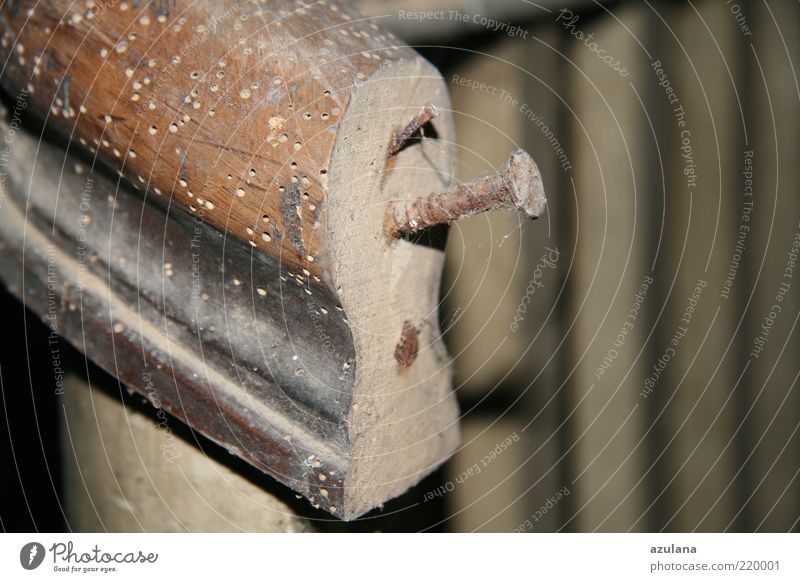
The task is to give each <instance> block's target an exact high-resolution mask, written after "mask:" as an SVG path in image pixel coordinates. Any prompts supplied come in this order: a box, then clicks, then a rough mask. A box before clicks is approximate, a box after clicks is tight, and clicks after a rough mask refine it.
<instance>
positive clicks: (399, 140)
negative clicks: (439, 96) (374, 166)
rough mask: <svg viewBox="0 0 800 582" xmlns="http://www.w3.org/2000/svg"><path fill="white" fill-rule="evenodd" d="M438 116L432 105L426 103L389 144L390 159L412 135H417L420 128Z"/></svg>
mask: <svg viewBox="0 0 800 582" xmlns="http://www.w3.org/2000/svg"><path fill="white" fill-rule="evenodd" d="M438 115H439V112H438V111H437V110H436V107H434V105H433V103H426V104H425V105H424V106H423V107H422V110H421V111H420V112H419V113H418V114H417V116H416V117H415V118H414V119H412V120H411V123H409V124H408V125H407V126H406V128H405V129H404V130H403V131H401V132H400V133H399V134H397V135H396V136H395V137H394V139H392V141H391V142H389V156H390V157H391V156H393V155H395V154H396V153H397V152H399V151H400V150H401V149H403V146H404V145H406V143H407V142H408V140H410V139H411V136H412V135H414V134H415V133H417V131H418V130H419V128H420V127H422V126H423V125H425V124H426V123H428V122H429V121H430V120H431V119H433V118H434V117H437V116H438Z"/></svg>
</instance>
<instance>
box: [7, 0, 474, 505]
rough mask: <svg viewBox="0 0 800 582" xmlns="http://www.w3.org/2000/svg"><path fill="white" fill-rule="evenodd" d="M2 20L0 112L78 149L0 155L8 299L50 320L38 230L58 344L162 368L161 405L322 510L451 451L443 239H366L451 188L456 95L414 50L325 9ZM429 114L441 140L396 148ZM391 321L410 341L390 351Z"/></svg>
mask: <svg viewBox="0 0 800 582" xmlns="http://www.w3.org/2000/svg"><path fill="white" fill-rule="evenodd" d="M34 6H35V7H34ZM45 8H46V9H45ZM101 8H102V9H101ZM0 18H2V19H3V25H4V32H3V36H2V39H1V42H0V45H2V50H3V53H2V54H3V56H4V57H5V58H7V66H6V69H5V71H4V72H3V75H2V79H1V81H2V84H3V87H4V88H5V90H6V93H7V95H8V96H9V97H10V99H11V101H12V103H11V106H12V108H13V109H14V111H13V112H12V114H11V115H12V118H13V117H15V116H16V115H17V113H18V112H17V111H16V109H17V106H19V105H20V103H22V104H24V106H25V107H24V108H25V110H26V112H27V113H28V114H30V115H29V117H27V118H25V121H24V124H25V125H26V127H27V128H28V129H30V130H31V131H34V132H35V134H37V135H41V134H42V132H44V133H46V134H47V135H50V134H51V133H54V134H55V135H56V136H60V139H61V140H62V143H63V140H64V138H71V140H72V141H70V142H68V143H67V144H66V148H67V151H66V153H65V152H63V151H62V152H59V151H57V150H53V149H52V148H51V147H50V146H47V145H46V144H39V143H37V140H36V138H26V137H25V136H24V135H23V134H22V133H21V132H20V131H17V132H16V143H14V144H13V145H12V147H11V148H10V149H11V150H12V153H13V156H11V157H12V158H13V162H12V163H11V164H10V167H11V168H13V172H12V173H14V172H15V174H14V178H13V179H12V180H10V181H9V184H13V190H14V191H13V192H10V193H9V194H12V198H13V200H14V204H15V205H16V209H14V208H12V207H11V205H9V209H8V212H4V216H3V219H4V225H3V229H4V233H3V234H4V238H5V240H6V242H7V248H6V252H5V254H4V259H5V260H6V261H7V268H6V269H5V270H4V275H3V276H4V279H5V281H6V284H8V285H10V286H11V287H12V289H13V290H14V291H15V292H16V293H17V295H18V296H20V297H21V298H25V300H26V302H29V303H28V304H29V305H30V306H31V307H32V308H34V309H35V310H36V311H37V312H38V313H39V314H40V315H42V316H43V317H45V316H46V315H47V308H48V304H47V297H46V294H45V288H46V286H47V273H48V271H47V254H46V253H45V252H44V250H43V249H47V248H49V247H48V243H49V242H52V246H53V248H54V249H55V251H54V252H55V256H56V259H57V260H56V261H55V262H56V264H57V269H60V271H59V276H58V280H59V283H60V285H58V286H57V289H56V293H57V295H58V302H57V304H58V307H57V309H56V319H57V320H58V323H59V326H58V329H59V332H60V333H63V334H64V335H65V336H66V337H67V338H68V339H70V341H72V342H73V343H75V345H76V346H77V347H79V348H80V349H82V350H83V351H84V352H85V353H86V354H87V355H89V356H90V357H92V358H93V359H95V360H96V361H98V362H99V363H100V364H101V365H102V366H103V367H105V368H106V369H107V370H109V371H110V372H111V373H112V374H115V375H116V376H117V377H119V378H121V379H123V380H124V381H125V382H126V383H128V384H129V385H131V386H132V387H134V388H136V389H137V390H139V391H140V392H143V393H146V391H147V390H146V386H145V383H144V382H143V381H142V379H141V378H142V371H143V367H145V366H147V365H148V364H152V365H155V366H156V369H157V370H159V371H160V372H159V373H162V374H163V378H160V381H163V386H164V390H165V394H164V395H163V398H162V400H163V403H164V407H165V408H166V409H168V410H171V411H172V412H174V413H175V414H177V415H178V416H180V417H181V418H184V419H186V420H187V422H189V424H190V425H191V426H193V427H194V428H196V429H197V430H200V431H201V432H204V434H207V435H208V436H210V437H211V438H212V439H214V440H216V441H217V442H220V443H222V444H224V445H225V446H226V447H227V448H228V449H229V450H230V451H231V452H233V453H235V454H237V455H240V456H242V457H244V458H246V459H248V460H249V461H250V462H252V463H254V464H256V465H257V466H259V467H261V468H262V469H264V470H266V471H268V472H270V474H272V475H274V476H275V477H276V478H278V479H280V480H281V481H283V482H284V483H287V484H288V485H290V486H291V487H293V488H295V489H296V490H297V491H299V492H301V493H303V494H304V495H306V496H308V497H309V498H310V499H311V500H312V501H313V502H314V503H315V504H319V505H321V506H323V507H325V508H326V509H328V510H329V511H331V512H333V513H334V514H335V515H337V516H341V517H344V518H353V517H355V516H357V515H360V514H362V513H364V512H365V511H367V510H369V509H371V508H373V507H375V506H377V505H379V504H380V503H382V502H383V501H385V500H387V499H388V498H391V497H393V496H395V495H397V494H399V493H401V492H403V491H404V490H405V489H407V488H408V487H409V486H410V485H412V484H413V483H415V482H416V481H418V480H419V479H420V478H421V477H422V476H424V475H425V474H427V473H429V472H430V471H432V470H433V469H434V468H435V467H436V466H437V465H438V464H439V463H441V462H442V461H443V460H445V459H446V458H447V457H448V456H449V455H450V454H451V453H452V451H453V450H454V448H455V447H456V444H457V442H458V434H457V409H456V405H455V401H454V399H453V396H452V395H451V394H450V389H449V386H450V371H449V359H448V357H447V354H446V351H445V349H444V346H443V344H442V342H441V340H440V337H439V324H438V316H437V309H436V306H437V304H438V290H439V278H440V274H441V269H442V265H443V253H442V252H441V251H440V250H437V249H434V248H430V247H426V246H423V245H419V244H414V243H413V242H411V241H407V240H396V241H393V240H390V239H389V238H388V237H386V236H385V234H384V230H383V229H384V218H385V215H386V209H387V208H388V206H389V203H390V202H391V201H393V200H413V199H415V198H418V197H421V196H425V195H428V194H429V193H430V192H433V191H441V190H443V189H446V188H447V187H448V186H449V184H450V180H451V171H450V167H451V163H452V158H453V156H452V147H453V146H452V144H453V141H454V140H453V129H452V119H451V116H450V106H449V99H448V96H447V90H446V86H445V85H444V83H443V82H442V80H441V77H440V75H439V74H438V72H437V71H436V70H435V69H434V68H433V67H432V66H431V65H430V64H428V63H427V62H425V61H424V60H423V59H422V58H420V57H419V56H418V55H417V54H416V53H414V52H413V51H411V50H410V49H408V48H407V47H404V46H400V45H398V46H395V45H397V44H398V41H396V39H395V38H393V37H392V36H391V35H390V34H388V33H384V32H382V31H380V30H379V29H377V27H376V26H374V24H373V23H371V22H369V21H365V20H361V19H359V18H358V17H357V15H355V14H353V13H352V12H351V11H350V10H349V9H348V8H347V7H346V6H344V5H340V4H338V3H330V2H328V3H323V4H316V5H313V6H310V7H303V6H302V4H301V3H296V2H281V3H259V2H221V3H217V2H210V1H204V2H195V3H189V2H180V1H179V2H141V3H139V2H122V3H118V4H104V5H102V7H101V5H100V4H97V5H95V3H92V2H88V3H79V4H70V3H68V2H62V1H55V0H54V1H53V2H49V3H47V5H46V6H44V5H41V4H35V3H33V2H20V3H14V4H6V5H5V6H4V7H3V8H2V11H0ZM426 103H433V104H434V105H435V106H436V107H437V108H438V109H439V111H440V116H439V117H437V118H436V119H435V120H433V121H432V122H431V127H432V129H431V131H429V132H428V135H432V136H436V137H437V138H438V139H430V138H428V139H422V140H415V141H414V143H413V145H412V146H411V147H407V148H404V149H403V150H402V151H400V152H399V153H398V154H397V155H396V156H393V157H392V159H391V163H389V162H388V161H387V157H388V156H387V150H388V147H389V143H390V142H391V140H392V138H393V136H394V135H395V134H396V132H398V131H399V130H401V129H402V128H403V127H404V125H405V124H406V123H407V122H408V120H409V119H411V118H412V117H413V116H414V115H415V114H416V113H417V112H418V111H419V110H420V109H421V107H422V106H423V105H424V104H426ZM36 116H38V117H39V118H43V119H44V120H45V127H44V129H42V127H40V126H38V125H36V124H35V123H33V121H32V120H31V119H30V117H36ZM53 129H54V130H55V131H53ZM5 133H6V135H10V134H11V131H10V130H9V128H8V127H7V128H6V130H5ZM40 155H42V156H44V158H43V160H42V161H39V160H38V157H39V156H40ZM80 157H84V158H86V160H87V162H86V163H85V164H84V171H87V170H86V168H93V169H92V173H91V176H92V180H94V182H93V183H94V186H93V188H94V192H93V193H92V194H90V195H89V198H91V200H89V201H84V200H83V198H82V197H83V196H84V195H85V191H86V187H87V186H86V176H82V175H81V174H80V173H78V172H77V171H76V169H75V162H76V161H77V160H78V159H79V158H80ZM45 159H46V160H48V161H47V162H44V160H45ZM95 161H97V162H98V163H97V167H96V168H94V162H95ZM103 167H105V168H108V169H110V170H111V175H112V179H108V178H104V177H103V176H102V175H101V174H102V173H103V172H102V168H103ZM117 176H119V177H120V178H121V179H119V180H114V179H113V178H116V177H117ZM7 185H8V184H7ZM134 190H138V192H139V194H140V196H139V197H137V196H133V195H132V194H131V193H132V192H133V191H134ZM82 192H84V194H81V193H82ZM142 195H143V197H142ZM142 200H144V201H145V202H144V203H143V202H142ZM82 202H86V207H85V208H84V207H83V206H82ZM151 202H155V203H156V204H150V203H151ZM28 205H29V206H32V208H31V210H32V212H31V213H30V215H28V216H27V222H25V221H26V218H23V217H25V216H26V211H25V207H26V206H28ZM157 207H160V209H161V210H157ZM174 207H178V208H180V209H182V210H178V211H175V210H173V208H174ZM184 211H185V212H184ZM15 212H16V213H17V214H15ZM192 215H194V220H193V219H192V217H191V216H192ZM53 227H55V230H54V231H53V235H51V234H49V230H52V229H53ZM26 228H27V229H29V231H28V235H27V237H26V235H25V232H26V230H25V229H26ZM84 231H86V232H88V233H89V234H88V235H87V238H86V240H85V241H83V242H84V243H85V245H86V246H88V247H90V250H92V251H94V253H95V255H91V256H93V257H95V259H96V260H95V259H92V260H90V261H89V263H88V265H87V264H84V263H85V262H84V261H83V254H85V253H86V252H87V250H86V249H85V248H83V249H81V248H79V247H80V245H79V244H78V243H79V242H81V241H82V239H81V238H80V237H83V236H84V235H85V233H84ZM198 233H199V234H198ZM196 234H197V235H198V236H199V238H200V239H201V241H202V242H200V243H199V245H200V246H201V247H202V248H201V249H199V250H198V249H196V248H194V249H193V241H194V237H195V235H196ZM229 234H232V235H233V236H232V237H230V236H228V235H229ZM53 236H54V237H55V238H53V239H52V241H51V238H52V237H53ZM23 241H25V243H26V244H23ZM34 243H36V244H34ZM247 243H249V244H247ZM37 244H38V247H37ZM82 253H83V254H82ZM195 255H198V256H199V260H200V264H201V265H202V266H201V267H199V268H200V275H201V276H200V277H199V278H198V277H196V276H195V275H196V271H197V269H196V268H195V263H196V256H195ZM23 265H24V268H25V269H26V271H25V273H26V276H27V279H26V278H25V276H23V275H21V271H20V269H21V268H22V267H23ZM82 269H83V270H88V271H87V272H84V271H82ZM87 273H88V274H87ZM84 275H85V276H86V277H87V281H88V280H91V281H93V283H92V284H89V283H88V282H87V283H85V284H81V283H82V281H81V280H80V279H79V278H78V277H79V276H80V277H83V276H84ZM190 290H192V292H194V291H197V295H198V296H199V299H200V303H196V302H194V301H188V302H187V298H188V299H191V296H190ZM81 302H83V304H84V305H85V306H86V305H91V309H89V310H86V309H84V310H81V309H80V308H79V307H76V306H80V305H81ZM130 306H135V308H134V309H130ZM122 315H124V316H125V317H127V318H128V319H127V320H126V321H125V322H120V321H118V320H117V319H115V318H116V317H119V316H122ZM87 318H88V320H89V321H90V323H91V325H88V326H87V325H86V323H85V322H86V320H87ZM406 322H409V324H410V325H412V326H414V328H416V330H417V340H418V350H417V352H418V354H417V357H416V358H415V359H414V361H413V363H412V365H410V366H400V365H399V364H398V362H397V360H396V359H395V356H394V354H395V351H396V346H397V344H398V341H399V340H400V339H401V336H402V334H403V330H404V328H405V326H406ZM212 326H213V329H212ZM209 331H210V332H211V333H209ZM115 342H116V343H115ZM115 346H117V347H115ZM120 346H121V349H122V351H123V352H122V353H124V354H126V356H125V357H124V358H123V357H120V356H119V355H118V354H117V352H116V351H115V350H116V349H120ZM207 349H209V352H208V354H206V350H207ZM131 354H138V355H139V357H140V358H141V360H138V359H137V358H132V357H129V356H130V355H131ZM176 354H177V355H176ZM173 356H175V357H173ZM158 366H162V368H163V369H162V368H158ZM153 373H154V374H155V373H156V372H153ZM221 393H224V394H226V395H227V396H226V398H227V400H226V399H225V398H223V399H222V401H223V402H219V401H217V397H218V396H219V394H221ZM186 399H188V400H189V401H190V402H189V404H188V405H187V403H186ZM251 399H254V401H251ZM230 419H233V421H232V422H231V423H230V426H229V425H228V422H229V420H230ZM242 443H244V445H243V444H242ZM326 459H327V460H326ZM328 465H329V466H328ZM325 469H333V470H334V472H333V473H327V472H326V471H325ZM323 481H324V485H323Z"/></svg>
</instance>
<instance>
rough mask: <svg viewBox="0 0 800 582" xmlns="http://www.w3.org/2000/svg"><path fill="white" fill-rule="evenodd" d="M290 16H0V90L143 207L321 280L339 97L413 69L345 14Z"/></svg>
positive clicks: (129, 9) (343, 9)
mask: <svg viewBox="0 0 800 582" xmlns="http://www.w3.org/2000/svg"><path fill="white" fill-rule="evenodd" d="M303 6H304V3H302V2H288V1H284V2H278V3H275V2H271V3H270V2H212V1H203V2H191V3H190V2H183V1H181V2H176V1H174V0H172V1H153V2H109V3H97V2H93V1H88V2H87V1H81V2H70V1H67V0H52V1H49V2H46V3H37V2H14V3H6V6H5V7H4V9H3V11H2V18H3V20H4V33H3V39H2V51H0V56H2V59H3V60H4V62H6V68H5V70H4V74H3V84H4V86H5V87H6V88H7V89H8V90H9V92H11V93H14V92H16V90H17V89H18V88H19V87H27V88H28V90H29V92H30V94H31V108H32V110H33V111H35V112H36V113H37V114H39V115H41V116H47V119H48V123H49V125H50V126H51V127H53V126H55V127H58V129H59V130H60V131H61V132H62V133H63V134H64V135H68V136H70V137H71V138H72V139H73V140H74V141H75V142H76V143H75V144H74V145H73V147H80V146H83V147H84V148H88V150H89V151H91V152H92V153H93V154H96V156H97V159H98V160H100V161H101V162H103V163H105V164H107V165H108V166H109V167H111V168H113V169H115V170H118V171H119V172H121V174H122V175H123V177H124V178H125V179H126V180H127V181H129V182H130V183H131V184H132V185H133V187H134V188H137V189H140V190H141V191H142V192H144V193H146V195H147V196H152V197H156V198H161V199H163V200H165V201H169V203H170V204H171V205H173V206H177V207H179V208H183V209H186V210H188V211H190V212H192V213H195V214H200V215H202V216H203V218H204V219H205V220H206V221H207V222H209V223H210V224H213V225H214V226H216V227H217V228H219V229H220V230H222V231H224V232H228V233H231V234H232V235H233V236H235V237H237V238H239V239H241V240H244V241H247V242H250V243H252V244H253V246H255V247H257V248H259V249H261V250H262V251H264V252H265V253H269V254H272V255H274V256H276V257H280V259H281V261H282V262H285V263H287V264H288V265H289V266H290V267H291V268H294V269H307V270H309V271H311V272H312V273H313V274H314V275H316V276H321V275H322V273H323V272H324V271H326V266H328V261H329V259H330V257H329V255H328V251H327V230H326V227H327V204H328V200H327V196H326V188H327V182H328V176H327V172H328V171H330V163H331V156H332V153H333V146H334V141H335V139H336V136H337V131H338V127H339V124H340V122H341V120H342V115H343V113H344V111H345V110H346V109H347V107H348V105H349V103H350V98H351V92H352V91H353V90H354V88H355V87H357V86H358V85H360V84H362V83H364V81H365V80H366V79H367V77H369V76H370V75H371V74H372V73H374V72H375V71H376V70H378V69H380V68H381V67H385V66H386V65H387V64H390V63H393V62H398V61H402V60H414V59H416V58H418V57H416V55H415V54H414V53H413V52H412V51H411V50H410V49H408V48H406V47H404V46H401V45H400V41H399V40H398V39H397V38H396V37H394V36H393V35H392V34H391V33H388V32H383V31H381V30H379V29H378V27H377V25H375V24H374V23H373V22H371V21H369V20H365V19H363V18H361V17H359V15H358V14H357V13H356V12H354V11H353V10H352V9H351V8H348V5H347V4H346V3H340V2H325V3H319V4H316V5H314V6H311V7H308V8H304V7H303ZM386 137H387V140H388V138H389V137H390V136H389V135H387V136H386Z"/></svg>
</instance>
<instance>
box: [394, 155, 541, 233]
mask: <svg viewBox="0 0 800 582" xmlns="http://www.w3.org/2000/svg"><path fill="white" fill-rule="evenodd" d="M546 204H547V198H546V197H545V193H544V185H543V184H542V176H541V174H540V173H539V168H538V167H537V166H536V162H534V161H533V158H531V157H530V155H528V153H527V152H525V151H523V150H519V149H518V150H514V151H513V152H511V155H510V156H509V157H508V161H507V162H506V165H505V167H504V168H503V170H502V171H501V172H499V173H497V174H493V175H491V176H486V177H483V178H478V179H477V180H473V181H472V182H470V183H468V184H462V185H459V186H456V187H454V188H451V189H450V190H448V191H446V192H442V193H433V194H430V195H429V196H428V197H427V198H417V199H415V200H406V201H396V202H390V203H389V209H388V211H387V213H386V232H387V234H388V235H389V236H390V237H392V238H396V237H398V236H400V235H402V234H412V233H415V232H418V231H420V230H424V229H426V228H428V227H431V226H435V225H437V224H446V223H449V222H451V221H453V220H458V219H461V218H467V217H469V216H473V215H475V214H479V213H481V212H486V211H487V210H494V209H501V208H502V209H508V210H519V211H521V212H523V213H525V214H526V215H527V216H529V217H530V218H536V217H538V216H541V214H542V213H543V212H544V209H545V206H546Z"/></svg>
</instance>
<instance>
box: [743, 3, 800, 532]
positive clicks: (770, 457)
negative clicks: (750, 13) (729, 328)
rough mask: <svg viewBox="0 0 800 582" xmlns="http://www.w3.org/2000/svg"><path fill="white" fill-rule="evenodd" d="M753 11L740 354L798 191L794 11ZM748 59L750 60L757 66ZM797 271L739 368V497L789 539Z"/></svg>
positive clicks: (796, 501)
mask: <svg viewBox="0 0 800 582" xmlns="http://www.w3.org/2000/svg"><path fill="white" fill-rule="evenodd" d="M758 8H759V9H758V10H757V11H756V12H755V15H754V20H755V23H756V27H755V41H754V50H753V51H750V49H749V47H747V49H746V50H747V52H750V53H751V54H750V58H751V59H753V66H751V67H750V71H752V75H753V77H752V79H751V81H752V83H753V85H754V86H757V87H758V90H757V91H756V96H755V99H754V102H753V103H752V107H753V110H754V111H757V112H760V113H759V116H758V119H757V120H754V121H755V123H751V124H750V128H749V129H750V136H751V139H752V143H753V148H752V149H753V150H754V152H755V161H754V174H755V176H754V181H755V198H756V204H757V205H758V210H757V211H756V216H755V224H754V225H753V231H752V233H753V243H754V244H753V247H752V249H751V250H752V251H754V252H753V255H752V258H753V259H754V261H753V262H752V264H753V269H752V270H753V274H752V278H754V279H755V277H756V276H757V272H758V268H759V266H760V264H761V260H762V258H764V252H765V251H764V249H765V248H766V260H765V261H764V268H763V271H761V273H760V275H759V276H758V285H757V287H756V289H755V297H754V301H753V303H752V304H751V306H750V308H749V310H748V315H749V317H748V321H749V322H750V332H749V333H747V334H745V341H746V342H747V345H746V347H747V349H748V350H749V349H750V348H752V345H753V343H752V342H753V338H754V336H756V335H758V332H759V328H760V326H761V323H762V321H763V318H764V317H765V316H766V315H767V314H768V313H769V309H770V306H771V305H772V304H773V303H775V294H776V291H777V288H778V286H779V284H780V283H781V282H783V281H785V279H784V278H783V276H784V269H785V268H786V266H787V253H788V251H789V247H790V245H791V241H792V239H793V238H794V237H795V236H796V235H797V233H798V228H800V198H798V195H797V184H799V183H800V165H798V163H797V152H798V151H800V134H799V133H798V130H797V129H798V127H800V107H799V106H798V105H800V103H799V102H800V95H798V85H797V82H798V79H797V68H798V64H799V63H800V38H798V35H797V23H798V22H800V5H799V4H797V3H796V2H791V3H790V2H771V3H769V6H768V8H769V10H767V7H765V6H763V5H761V6H759V7H758ZM770 12H771V13H772V14H770ZM784 43H785V44H784ZM753 54H755V55H757V56H758V61H757V62H756V61H755V60H754V58H753V57H752V55H753ZM792 66H794V74H792ZM759 67H761V68H763V71H762V70H760V68H759ZM762 75H763V78H762ZM765 84H766V88H765V86H764V85H765ZM767 90H768V91H767ZM776 148H777V149H776ZM740 181H741V178H740ZM773 210H774V213H773ZM799 273H800V271H798V267H797V266H795V270H794V277H793V278H794V279H795V281H794V283H793V284H792V287H791V291H790V293H788V294H787V295H786V298H785V299H784V301H783V303H782V309H783V311H782V312H781V315H780V317H779V318H778V320H777V321H776V323H775V325H774V327H773V328H772V331H771V332H770V335H769V341H768V345H767V348H766V349H765V350H764V352H762V354H761V355H760V356H759V358H758V359H756V360H755V361H753V363H752V364H751V365H750V370H748V372H749V374H750V378H751V379H752V380H751V381H752V384H751V386H750V390H751V392H752V393H753V395H752V397H753V399H754V400H755V399H756V397H757V398H758V399H757V400H756V404H755V406H754V409H753V413H752V415H753V426H752V430H751V433H752V436H753V442H751V443H748V445H747V447H746V450H745V451H743V452H744V453H745V455H751V460H750V463H751V465H752V467H751V469H750V471H751V473H752V475H753V477H754V478H753V482H752V483H750V485H751V488H752V491H748V496H750V495H752V500H751V501H750V502H749V503H750V505H751V507H750V508H749V512H750V513H751V514H752V515H753V521H754V523H753V527H755V528H757V529H759V530H765V531H787V530H789V529H790V528H792V526H793V525H794V528H795V531H797V528H798V522H797V519H798V516H800V478H799V477H798V471H800V455H798V450H799V449H800V430H798V427H799V426H800V382H799V381H798V379H797V374H798V371H799V370H800V364H798V360H797V354H798V353H800V335H799V334H798V328H797V326H798V321H797V316H798V310H800V284H798V281H797V277H798V274H799ZM762 389H763V392H761V390H762ZM762 438H763V440H761V442H760V443H758V446H756V443H757V442H758V441H759V440H760V439H762Z"/></svg>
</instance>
